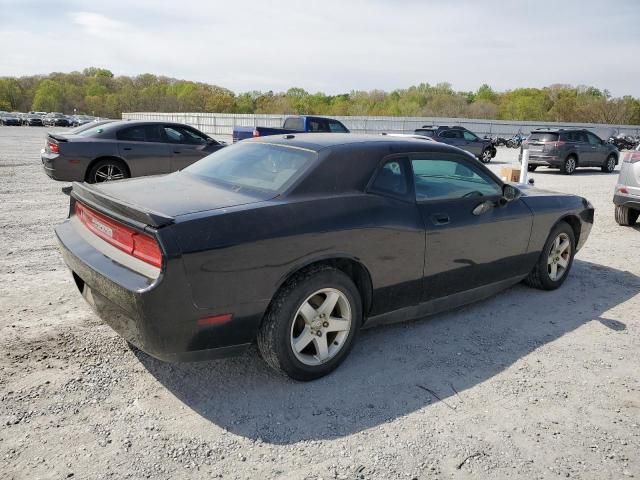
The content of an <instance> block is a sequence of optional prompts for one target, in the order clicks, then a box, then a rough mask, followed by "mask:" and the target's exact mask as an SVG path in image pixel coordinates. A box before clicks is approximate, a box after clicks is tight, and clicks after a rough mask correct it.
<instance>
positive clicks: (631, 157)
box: [622, 151, 640, 163]
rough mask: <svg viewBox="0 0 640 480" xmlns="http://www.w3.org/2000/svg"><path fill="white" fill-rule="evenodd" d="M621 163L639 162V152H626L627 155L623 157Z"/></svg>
mask: <svg viewBox="0 0 640 480" xmlns="http://www.w3.org/2000/svg"><path fill="white" fill-rule="evenodd" d="M622 161H623V162H624V163H636V162H640V152H637V151H634V152H627V154H626V155H625V156H624V159H623V160H622Z"/></svg>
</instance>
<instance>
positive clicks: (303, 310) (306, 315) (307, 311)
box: [300, 302, 316, 325]
mask: <svg viewBox="0 0 640 480" xmlns="http://www.w3.org/2000/svg"><path fill="white" fill-rule="evenodd" d="M300 315H302V318H303V319H304V323H306V324H307V325H309V324H310V323H311V321H312V320H313V319H314V318H315V316H316V309H315V308H313V307H312V306H311V304H310V303H309V302H304V303H303V304H302V306H301V307H300Z"/></svg>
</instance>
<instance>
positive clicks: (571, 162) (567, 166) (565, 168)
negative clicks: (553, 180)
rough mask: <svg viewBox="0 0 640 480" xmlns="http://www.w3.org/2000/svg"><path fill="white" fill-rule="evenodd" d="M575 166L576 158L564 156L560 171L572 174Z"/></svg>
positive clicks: (576, 163) (576, 164)
mask: <svg viewBox="0 0 640 480" xmlns="http://www.w3.org/2000/svg"><path fill="white" fill-rule="evenodd" d="M577 166H578V159H577V158H576V157H575V156H573V155H570V156H568V157H567V158H565V159H564V162H562V165H560V173H562V174H564V175H571V174H573V172H575V171H576V167H577Z"/></svg>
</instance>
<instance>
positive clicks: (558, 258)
mask: <svg viewBox="0 0 640 480" xmlns="http://www.w3.org/2000/svg"><path fill="white" fill-rule="evenodd" d="M70 195H71V205H70V212H69V219H68V220H66V221H65V222H64V223H62V224H61V225H59V226H58V227H57V228H56V233H57V236H58V239H59V242H60V245H61V250H62V254H63V256H64V259H65V262H66V263H67V265H68V266H69V268H70V269H71V271H72V272H73V277H74V279H75V283H76V285H77V287H78V289H79V290H80V292H81V293H82V295H83V296H84V297H85V299H86V300H87V301H88V302H89V303H90V304H91V306H92V307H93V308H94V309H95V310H96V312H97V313H98V315H99V316H100V317H101V318H102V319H103V320H104V321H105V322H106V323H108V324H109V325H110V326H111V327H113V329H114V330H116V331H117V332H118V333H119V334H120V335H122V336H123V337H124V338H125V339H126V340H128V341H129V342H130V343H131V344H133V345H134V346H136V347H138V348H140V349H141V350H143V351H145V352H147V353H149V354H151V355H153V356H154V357H157V358H159V359H162V360H167V361H186V360H201V359H208V358H214V357H218V356H224V355H229V354H232V353H236V352H238V351H240V350H242V349H244V348H245V347H247V346H249V345H251V344H252V343H254V342H257V345H258V349H259V351H260V353H261V355H262V357H263V358H264V360H265V361H266V362H267V363H268V364H269V365H270V366H271V367H273V368H275V369H276V370H278V371H280V372H283V373H286V374H287V375H289V376H291V377H293V378H295V379H299V380H311V379H314V378H318V377H321V376H323V375H325V374H327V373H329V372H330V371H332V370H333V369H335V368H336V367H337V366H338V365H339V364H340V363H341V362H342V361H343V360H344V359H345V357H346V356H347V354H348V353H349V350H350V349H351V347H352V345H353V343H354V341H355V339H356V336H357V335H358V330H359V329H360V328H361V327H362V326H365V325H373V324H376V323H380V322H387V321H397V320H402V319H411V318H417V317H422V316H425V315H428V314H433V313H436V312H439V311H442V310H445V309H449V308H453V307H457V306H460V305H463V304H467V303H470V302H473V301H477V300H480V299H483V298H486V297H488V296H490V295H493V294H495V293H496V292H498V291H500V290H503V289H505V288H507V287H509V286H510V285H513V284H515V283H517V282H520V281H522V280H524V281H525V282H526V283H527V284H528V285H530V286H532V287H535V288H540V289H546V290H551V289H555V288H558V287H559V286H560V285H561V284H562V283H563V282H564V280H565V279H566V278H567V275H568V273H569V270H570V269H571V264H572V261H573V257H574V255H575V253H576V252H577V251H578V250H579V249H580V247H581V246H582V245H583V244H584V243H585V241H586V239H587V237H588V235H589V232H590V230H591V227H592V224H593V206H592V205H591V204H590V203H589V202H588V201H587V200H586V199H584V198H581V197H577V196H573V195H566V194H561V193H553V192H545V191H541V190H536V189H533V188H529V187H515V186H513V185H511V184H504V183H503V182H502V181H500V179H499V178H497V177H496V176H495V175H494V174H493V173H492V172H491V171H489V170H488V169H487V168H485V167H484V166H483V165H482V164H480V163H479V162H477V161H476V160H475V159H473V158H470V157H469V155H468V154H466V153H465V152H463V151H462V150H459V149H457V148H455V147H451V146H448V145H444V144H440V143H431V142H423V141H419V140H415V139H411V138H401V137H385V136H373V135H371V136H368V135H341V134H330V133H328V134H318V133H316V134H312V135H311V134H296V135H284V136H279V137H275V136H271V137H265V138H257V139H254V140H247V141H243V142H241V143H238V144H235V145H233V146H231V147H227V148H224V149H222V150H220V151H218V152H216V153H214V154H212V155H210V156H208V157H206V158H204V159H203V160H201V161H199V162H197V163H195V164H193V165H191V166H190V167H188V168H185V169H184V170H182V171H180V172H176V173H172V174H169V175H164V176H156V177H149V178H138V179H130V180H124V181H120V182H113V183H102V184H96V185H88V184H84V183H83V184H81V183H74V184H73V188H72V190H71V194H70Z"/></svg>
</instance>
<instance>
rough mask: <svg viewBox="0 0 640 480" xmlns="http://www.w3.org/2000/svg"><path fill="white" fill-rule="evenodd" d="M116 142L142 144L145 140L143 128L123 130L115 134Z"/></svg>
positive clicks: (142, 126) (141, 126)
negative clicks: (123, 141)
mask: <svg viewBox="0 0 640 480" xmlns="http://www.w3.org/2000/svg"><path fill="white" fill-rule="evenodd" d="M116 137H117V138H118V140H126V141H129V142H144V141H146V139H147V136H146V134H145V126H144V125H140V126H137V127H129V128H123V129H122V130H120V131H119V132H118V133H116Z"/></svg>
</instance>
